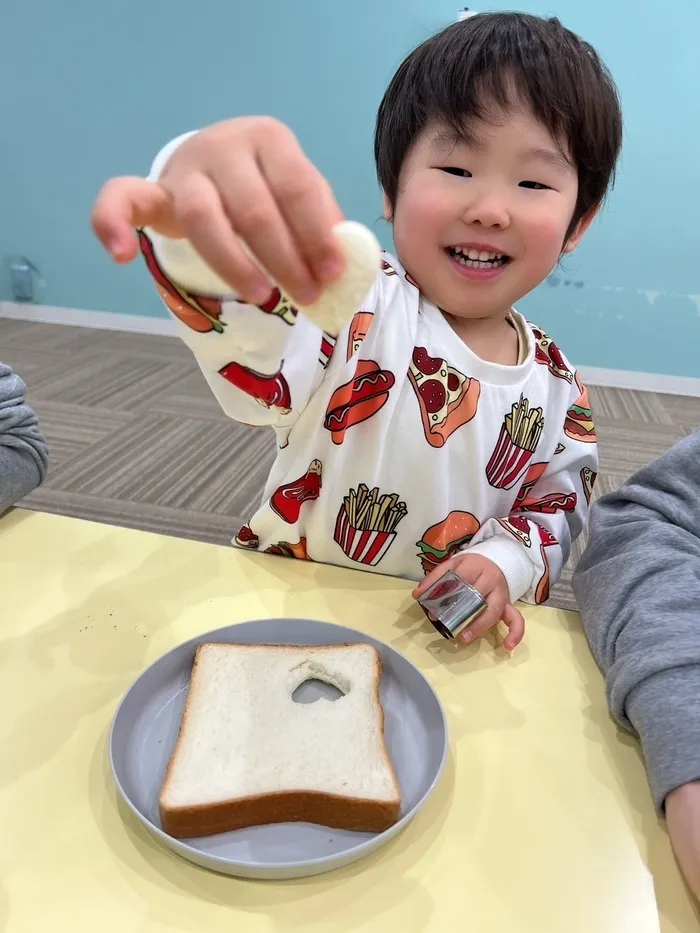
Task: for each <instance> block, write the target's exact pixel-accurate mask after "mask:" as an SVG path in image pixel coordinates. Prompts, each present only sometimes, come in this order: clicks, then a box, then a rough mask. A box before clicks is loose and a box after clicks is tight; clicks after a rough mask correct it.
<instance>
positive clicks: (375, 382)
mask: <svg viewBox="0 0 700 933" xmlns="http://www.w3.org/2000/svg"><path fill="white" fill-rule="evenodd" d="M394 381H395V380H394V375H393V373H390V372H389V370H388V369H380V368H379V364H378V363H375V362H374V360H358V361H357V366H356V367H355V375H354V376H353V378H352V379H351V380H350V381H349V382H346V383H345V384H344V385H342V386H339V387H338V388H337V389H336V390H335V392H334V393H333V395H331V397H330V401H329V402H328V408H327V410H326V417H325V420H324V422H323V426H324V428H326V430H327V431H330V432H331V437H332V438H333V443H334V444H342V443H343V441H344V440H345V432H346V430H347V429H348V428H350V427H352V425H354V424H360V423H361V422H362V421H367V420H368V419H369V418H371V417H372V416H373V415H376V413H377V412H378V411H380V410H381V409H382V408H383V407H384V405H386V403H387V402H388V401H389V391H390V389H391V388H392V386H393V385H394Z"/></svg>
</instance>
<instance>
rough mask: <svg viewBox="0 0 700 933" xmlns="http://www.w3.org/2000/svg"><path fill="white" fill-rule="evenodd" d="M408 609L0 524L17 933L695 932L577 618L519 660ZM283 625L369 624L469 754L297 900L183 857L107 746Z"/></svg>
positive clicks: (66, 533) (152, 548) (345, 581)
mask: <svg viewBox="0 0 700 933" xmlns="http://www.w3.org/2000/svg"><path fill="white" fill-rule="evenodd" d="M409 590H410V587H409V585H408V584H406V583H404V582H401V581H398V580H393V579H387V578H385V577H379V576H375V575H371V574H362V573H355V572H352V571H346V570H339V569H333V568H329V567H322V566H316V565H310V564H305V563H301V562H296V561H291V560H285V559H283V558H271V557H267V558H266V557H261V556H258V555H250V554H246V553H241V552H239V551H235V550H233V549H228V548H220V547H214V546H210V545H205V544H196V543H193V542H190V541H181V540H177V539H173V538H165V537H160V536H157V535H149V534H144V533H142V532H136V531H127V530H124V529H120V528H111V527H106V526H103V525H97V524H90V523H87V522H81V521H76V520H74V519H67V518H60V517H56V516H50V515H43V514H31V513H27V512H22V511H15V512H13V513H10V514H9V515H7V516H5V517H4V518H2V519H0V619H1V621H0V710H1V712H0V839H1V840H2V842H1V843H0V931H2V933H55V931H59V933H60V931H70V933H130V931H139V933H166V931H167V933H172V931H183V933H224V931H225V933H231V931H237V933H238V931H240V933H270V931H275V933H289V931H295V930H304V931H308V933H334V931H340V933H346V931H363V933H374V931H378V933H379V931H380V933H391V931H396V933H399V931H400V933H419V931H420V933H423V931H435V933H453V931H454V933H456V931H458V930H459V931H462V930H464V931H474V933H521V931H522V933H652V931H658V930H662V931H665V933H691V931H695V930H698V929H700V924H699V922H698V915H697V914H696V912H695V909H694V907H693V906H692V905H691V902H690V899H689V895H688V894H687V892H686V890H685V888H684V886H683V884H682V882H681V880H680V877H679V874H678V872H677V869H676V867H675V863H674V861H673V857H672V854H671V850H670V846H669V843H668V839H667V836H666V834H665V832H664V830H663V828H662V826H661V825H660V824H659V823H658V821H657V819H656V817H655V815H654V812H653V808H652V804H651V801H650V797H649V792H648V789H647V785H646V782H645V777H644V772H643V769H642V765H641V762H640V758H639V755H638V752H637V748H636V745H635V743H634V742H633V741H632V740H631V739H630V738H628V737H626V736H625V735H624V734H622V733H618V732H617V730H616V729H615V727H614V726H613V725H612V724H611V722H610V720H609V719H608V715H607V713H606V709H605V703H604V696H603V684H602V680H601V677H600V675H599V673H598V670H597V668H596V667H595V664H594V662H593V661H592V659H591V657H590V655H589V652H588V649H587V647H586V643H585V640H584V637H583V634H582V631H581V628H580V625H579V621H578V618H577V616H576V615H574V614H571V613H565V612H556V611H553V610H547V609H530V610H528V611H527V621H528V631H527V642H526V644H525V645H524V646H521V648H520V649H519V650H518V651H517V652H516V653H515V654H514V656H513V657H512V659H508V658H507V657H506V656H505V655H504V653H503V651H502V649H494V647H493V646H492V645H489V644H486V643H484V644H480V645H477V646H474V647H470V648H463V649H461V650H454V649H453V647H451V646H448V645H447V644H446V643H444V642H443V641H442V640H441V639H439V638H438V637H437V636H436V635H435V634H433V633H432V632H431V631H430V629H429V628H428V627H426V625H425V624H424V622H423V621H422V619H421V617H420V613H419V612H418V611H417V607H416V606H415V605H414V604H412V601H411V599H410V595H409ZM278 615H281V616H310V617H312V618H320V619H327V620H330V621H334V622H339V623H343V624H345V625H349V626H353V627H356V628H359V629H362V630H364V631H366V632H371V633H372V634H374V635H376V636H378V637H379V638H381V639H383V640H385V641H387V642H389V643H390V644H392V645H393V646H394V647H396V648H398V649H399V650H400V651H402V652H403V653H404V654H406V656H407V657H408V658H410V660H411V661H413V662H414V663H415V664H417V665H418V666H419V667H420V668H421V669H422V670H423V671H424V672H425V673H426V675H427V676H428V677H429V678H430V680H431V682H432V683H433V685H434V686H435V688H436V689H437V691H438V693H439V695H440V697H441V699H442V701H443V703H444V705H445V708H446V711H447V715H448V718H449V725H450V730H451V748H452V756H451V760H450V762H449V765H448V767H447V771H446V774H445V775H444V778H443V780H442V782H441V785H440V787H439V789H438V790H437V792H436V793H435V795H434V796H433V798H432V799H431V800H430V802H429V803H428V805H427V806H426V807H425V808H424V810H423V811H422V812H421V813H420V814H419V815H418V816H417V817H416V819H415V820H414V821H413V823H411V824H410V826H409V827H408V829H407V830H406V831H405V832H404V833H403V834H402V835H400V836H399V837H398V838H397V839H396V840H394V841H393V842H392V843H390V844H389V845H388V846H387V847H385V848H384V849H383V850H381V851H380V852H379V853H377V854H375V855H374V856H371V857H369V858H368V859H366V860H362V861H360V862H357V863H355V864H354V865H353V866H350V867H348V868H347V869H343V870H341V871H338V872H334V873H332V874H328V875H325V876H319V877H316V878H311V879H306V880H301V881H291V882H290V881H287V882H251V881H240V880H237V879H233V878H228V877H223V876H219V875H216V874H212V873H209V872H207V871H204V870H202V869H198V868H196V867H194V866H192V865H190V864H189V863H187V862H185V861H182V860H180V859H178V858H177V857H175V856H174V855H170V854H169V853H168V852H167V851H165V850H164V849H163V848H161V847H160V846H159V845H158V844H156V843H155V842H154V841H153V840H152V839H151V838H150V836H149V835H148V834H147V833H146V832H145V831H144V830H143V829H142V828H141V827H140V825H139V824H138V823H137V822H136V821H135V820H134V819H133V818H132V817H131V816H130V815H129V814H128V813H127V812H126V811H125V810H124V809H123V808H122V807H121V806H120V805H119V804H118V801H117V797H116V794H115V790H114V787H113V785H112V782H111V779H110V774H109V770H108V764H107V755H106V742H107V734H108V729H109V724H110V720H111V718H112V715H113V713H114V710H115V708H116V706H117V703H118V701H119V699H120V697H121V696H122V694H123V692H124V691H125V690H126V688H127V687H128V686H129V684H130V683H131V682H132V681H133V680H134V678H136V676H137V675H138V674H139V673H140V672H141V671H142V670H143V669H144V668H145V667H146V666H147V665H148V664H150V663H151V662H152V661H153V660H155V659H156V658H157V657H158V656H159V655H161V654H163V653H164V652H165V651H167V650H169V649H170V648H172V647H173V646H174V645H176V644H178V643H179V642H181V641H183V640H185V639H187V638H190V637H191V636H193V635H195V634H197V633H199V632H202V631H206V630H208V629H213V628H218V627H219V626H222V625H227V624H231V623H233V622H237V621H241V620H245V619H251V618H260V617H266V616H278Z"/></svg>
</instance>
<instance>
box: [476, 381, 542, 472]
mask: <svg viewBox="0 0 700 933" xmlns="http://www.w3.org/2000/svg"><path fill="white" fill-rule="evenodd" d="M543 431H544V414H543V411H542V409H541V408H531V407H530V403H529V401H528V400H527V399H526V398H524V397H523V396H522V395H521V396H520V400H519V401H518V402H515V403H514V404H513V405H512V407H511V410H510V411H509V412H508V414H507V415H506V416H505V418H504V419H503V424H502V425H501V431H500V434H499V436H498V441H497V443H496V447H495V449H494V451H493V453H492V454H491V459H490V460H489V462H488V464H487V465H486V478H487V479H488V481H489V484H490V485H491V486H493V487H494V488H496V489H512V488H513V486H516V485H517V484H518V483H519V482H520V481H521V480H522V479H523V477H524V476H525V474H526V472H527V469H528V467H529V465H530V462H531V460H532V458H533V457H534V455H535V451H536V450H537V446H538V444H539V442H540V440H541V438H542V432H543Z"/></svg>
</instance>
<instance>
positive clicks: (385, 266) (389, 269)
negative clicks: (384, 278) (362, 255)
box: [381, 259, 396, 275]
mask: <svg viewBox="0 0 700 933" xmlns="http://www.w3.org/2000/svg"><path fill="white" fill-rule="evenodd" d="M381 268H382V272H383V273H384V275H396V269H394V267H393V266H390V265H389V263H388V262H387V261H386V259H382V266H381Z"/></svg>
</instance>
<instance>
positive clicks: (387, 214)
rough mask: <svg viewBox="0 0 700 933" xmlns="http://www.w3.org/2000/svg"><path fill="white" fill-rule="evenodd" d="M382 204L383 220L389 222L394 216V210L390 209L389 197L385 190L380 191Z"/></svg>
mask: <svg viewBox="0 0 700 933" xmlns="http://www.w3.org/2000/svg"><path fill="white" fill-rule="evenodd" d="M382 204H383V206H384V211H383V214H384V220H388V221H389V223H391V221H392V219H393V217H394V211H393V210H392V207H391V204H390V203H389V198H388V197H387V196H386V191H382Z"/></svg>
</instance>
